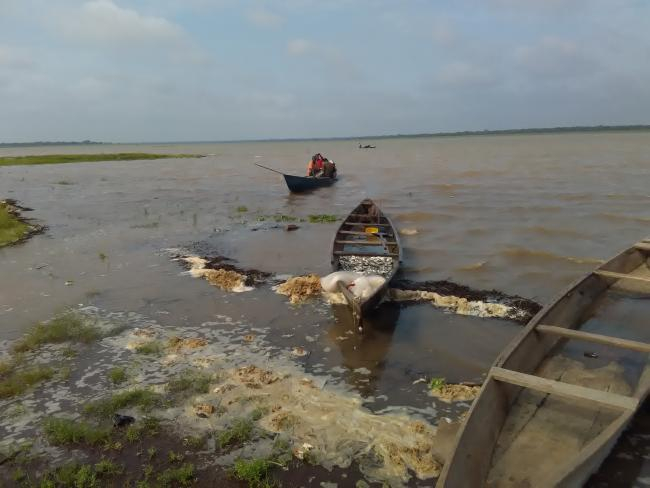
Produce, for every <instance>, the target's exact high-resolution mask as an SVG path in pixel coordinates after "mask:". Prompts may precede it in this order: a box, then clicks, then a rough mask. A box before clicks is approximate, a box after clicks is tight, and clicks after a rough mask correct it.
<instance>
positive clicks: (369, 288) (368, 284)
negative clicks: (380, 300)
mask: <svg viewBox="0 0 650 488" xmlns="http://www.w3.org/2000/svg"><path fill="white" fill-rule="evenodd" d="M384 283H386V278H384V277H383V276H378V275H369V276H361V277H359V278H357V279H356V280H354V281H353V282H352V286H350V287H349V289H350V291H351V292H352V293H353V294H354V296H355V297H358V298H360V299H361V300H365V299H366V298H368V297H370V296H371V295H372V294H374V293H375V292H376V291H377V290H378V289H379V288H381V287H382V286H383V285H384Z"/></svg>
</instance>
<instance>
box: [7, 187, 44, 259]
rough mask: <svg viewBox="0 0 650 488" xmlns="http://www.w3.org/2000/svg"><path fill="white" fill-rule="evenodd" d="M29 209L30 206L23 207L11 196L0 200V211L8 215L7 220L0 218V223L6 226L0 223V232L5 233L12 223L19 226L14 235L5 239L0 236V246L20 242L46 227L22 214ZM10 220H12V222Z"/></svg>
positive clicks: (39, 232)
mask: <svg viewBox="0 0 650 488" xmlns="http://www.w3.org/2000/svg"><path fill="white" fill-rule="evenodd" d="M31 211H32V209H31V208H28V207H23V206H21V205H19V204H18V202H17V201H16V200H13V199H11V198H7V199H5V200H0V213H1V212H5V213H6V214H8V217H9V221H7V222H4V223H3V222H1V220H2V219H0V224H4V225H6V228H5V227H2V226H1V225H0V234H2V232H3V231H4V232H7V233H9V232H11V227H12V225H13V224H15V225H18V226H20V227H21V228H20V229H17V232H16V235H15V237H7V239H6V240H5V239H2V238H0V247H3V246H14V245H16V244H20V243H22V242H25V241H26V240H27V239H30V238H31V237H33V236H35V235H37V234H41V233H43V232H45V230H46V227H45V226H44V225H41V224H38V223H36V222H34V221H33V220H32V219H29V218H27V217H25V216H24V215H23V212H31ZM11 220H13V223H12V222H11ZM0 237H1V236H0Z"/></svg>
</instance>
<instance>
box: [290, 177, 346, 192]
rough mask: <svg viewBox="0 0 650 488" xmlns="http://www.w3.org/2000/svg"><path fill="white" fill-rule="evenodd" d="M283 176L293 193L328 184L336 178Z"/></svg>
mask: <svg viewBox="0 0 650 488" xmlns="http://www.w3.org/2000/svg"><path fill="white" fill-rule="evenodd" d="M283 176H284V181H285V182H286V183H287V187H288V188H289V191H292V192H294V193H298V192H302V191H308V190H313V189H315V188H320V187H323V186H330V185H332V184H333V183H335V182H336V181H337V178H315V177H311V176H293V175H286V174H285V175H283Z"/></svg>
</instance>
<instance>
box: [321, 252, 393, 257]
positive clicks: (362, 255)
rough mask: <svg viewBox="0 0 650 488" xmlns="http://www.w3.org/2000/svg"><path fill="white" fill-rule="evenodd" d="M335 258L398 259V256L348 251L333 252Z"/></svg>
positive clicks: (390, 253)
mask: <svg viewBox="0 0 650 488" xmlns="http://www.w3.org/2000/svg"><path fill="white" fill-rule="evenodd" d="M333 254H334V255H336V256H360V257H377V256H380V257H386V258H398V257H399V254H398V253H396V252H350V251H334V253H333Z"/></svg>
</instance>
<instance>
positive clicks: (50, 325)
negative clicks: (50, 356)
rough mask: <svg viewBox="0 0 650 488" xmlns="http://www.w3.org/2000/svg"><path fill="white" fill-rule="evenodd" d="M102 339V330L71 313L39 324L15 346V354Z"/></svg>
mask: <svg viewBox="0 0 650 488" xmlns="http://www.w3.org/2000/svg"><path fill="white" fill-rule="evenodd" d="M99 337H101V333H100V330H99V329H98V328H97V327H96V326H94V325H91V324H88V323H86V322H85V321H84V319H83V318H82V317H81V316H80V315H78V314H76V313H74V312H72V311H70V312H66V313H64V314H62V315H59V316H57V317H55V318H53V319H52V320H50V321H49V322H44V323H40V324H37V325H36V326H35V327H33V328H32V329H31V330H30V331H29V332H28V333H27V335H26V336H25V337H24V338H23V339H21V340H19V341H18V342H17V343H16V344H14V347H13V350H14V352H27V351H33V350H34V349H37V348H38V347H40V346H42V345H43V344H56V343H60V342H66V341H73V342H82V343H88V342H91V341H94V340H96V339H98V338H99Z"/></svg>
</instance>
